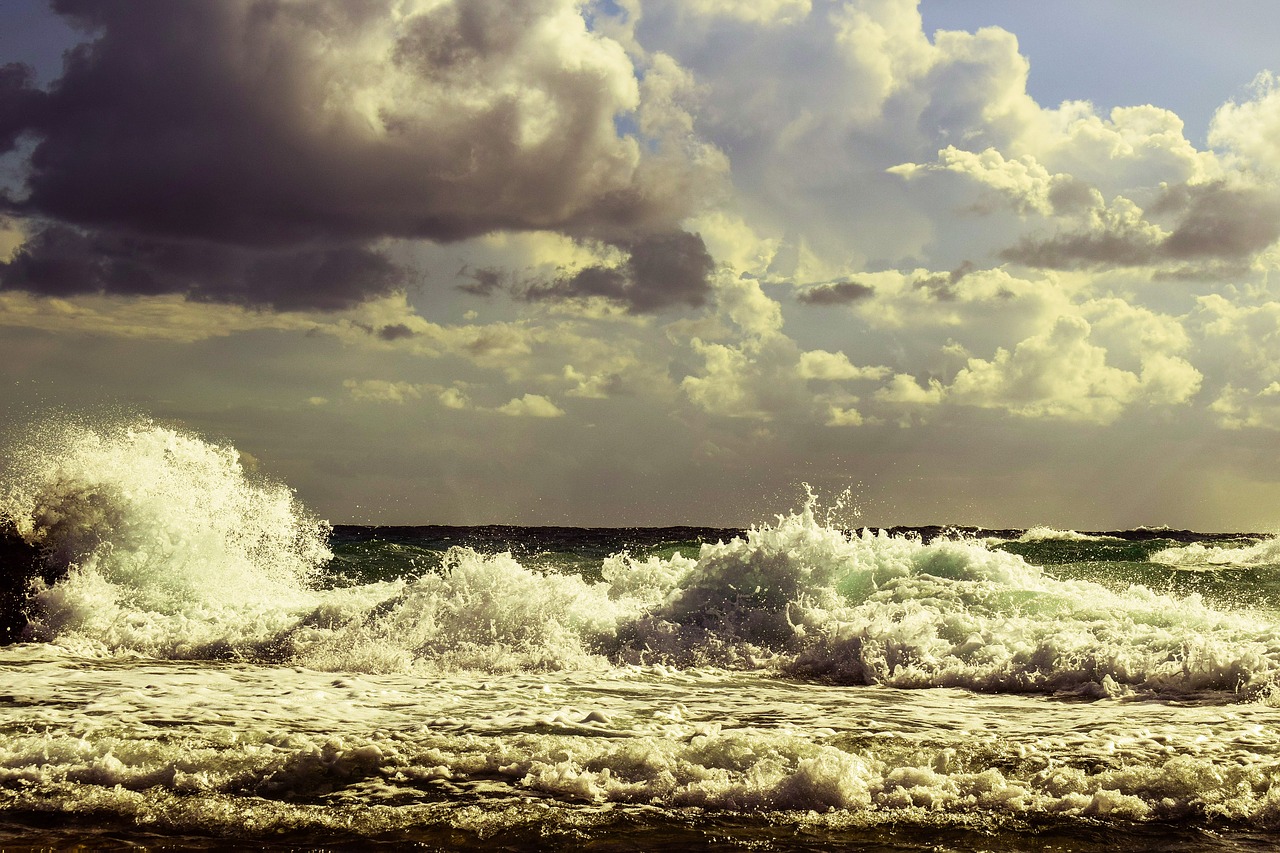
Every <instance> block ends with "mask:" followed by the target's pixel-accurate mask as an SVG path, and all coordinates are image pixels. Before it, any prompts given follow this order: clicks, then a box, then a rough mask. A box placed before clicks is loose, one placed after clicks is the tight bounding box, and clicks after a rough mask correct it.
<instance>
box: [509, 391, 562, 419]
mask: <svg viewBox="0 0 1280 853" xmlns="http://www.w3.org/2000/svg"><path fill="white" fill-rule="evenodd" d="M494 411H495V412H497V413H498V414H501V415H507V416H509V417H513V418H561V417H564V410H563V409H561V408H560V407H559V406H557V405H556V404H555V403H553V402H551V401H550V400H548V399H547V398H546V397H543V396H542V395H541V394H525V395H524V396H523V397H517V398H516V399H514V400H511V401H510V402H508V403H504V404H503V405H501V406H499V407H498V408H496V409H494Z"/></svg>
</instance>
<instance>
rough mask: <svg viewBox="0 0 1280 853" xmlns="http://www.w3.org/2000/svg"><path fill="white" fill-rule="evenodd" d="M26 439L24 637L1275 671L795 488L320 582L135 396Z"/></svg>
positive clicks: (912, 678)
mask: <svg viewBox="0 0 1280 853" xmlns="http://www.w3.org/2000/svg"><path fill="white" fill-rule="evenodd" d="M36 438H37V439H38V440H33V441H28V442H27V443H25V444H23V445H21V446H20V447H19V448H18V451H17V452H16V453H15V454H14V460H15V464H14V465H13V466H11V467H10V468H9V469H7V470H8V471H9V473H8V474H7V475H6V476H7V478H8V479H7V481H6V483H5V484H4V485H5V491H4V497H3V504H2V505H0V519H3V520H4V522H5V523H6V524H8V525H10V526H11V527H12V529H13V530H15V531H17V534H18V535H19V536H20V537H21V540H22V541H23V542H24V543H26V544H27V545H28V546H30V547H31V548H32V549H34V550H35V551H36V552H38V553H39V555H40V559H41V560H42V561H43V565H44V566H45V567H46V568H47V567H48V566H50V565H53V566H61V567H64V574H63V576H61V578H60V579H57V580H56V581H53V582H49V581H47V580H45V579H42V578H40V577H31V578H28V579H26V580H25V581H24V583H26V584H27V585H28V586H29V589H30V595H29V597H28V598H27V603H28V604H27V606H28V609H29V615H30V616H31V620H32V623H31V625H30V626H28V628H27V629H26V633H25V634H24V637H25V638H26V639H29V640H39V641H45V642H50V643H54V644H57V645H59V646H62V647H65V648H68V649H71V650H73V651H75V652H77V653H81V654H100V655H120V654H124V655H137V654H142V655H150V656H156V657H170V658H203V657H208V658H225V657H238V658H244V659H249V660H259V661H280V662H288V663H291V664H294V665H299V666H307V667H313V668H317V669H325V670H333V671H356V672H361V671H363V672H389V671H410V670H428V671H429V670H432V669H436V670H439V669H441V668H445V669H450V670H459V669H475V670H481V671H488V672H510V671H518V670H551V669H607V668H609V667H616V666H628V665H650V664H655V665H662V666H669V667H697V666H715V667H720V668H728V669H755V670H769V671H774V672H777V673H780V674H783V675H786V676H790V677H794V678H800V679H806V680H821V681H826V682H834V683H840V684H883V685H890V686H894V687H903V688H915V687H961V688H966V689H969V690H977V691H996V692H1037V693H1054V694H1065V695H1072V696H1079V697H1082V698H1105V697H1110V698H1120V697H1125V696H1133V695H1138V696H1187V695H1190V694H1198V695H1200V696H1208V695H1224V696H1229V697H1239V696H1241V695H1243V696H1246V697H1247V696H1253V697H1262V698H1265V697H1267V696H1269V695H1270V694H1271V692H1272V691H1273V690H1275V685H1276V684H1277V681H1278V680H1280V679H1278V676H1280V633H1278V632H1277V629H1276V627H1275V622H1274V620H1273V619H1270V618H1268V617H1267V616H1266V615H1265V614H1258V613H1250V612H1224V611H1222V610H1219V609H1216V608H1215V607H1213V606H1211V605H1209V604H1207V603H1206V602H1205V601H1204V600H1203V599H1201V598H1200V597H1199V596H1197V595H1190V596H1185V597H1177V596H1173V595H1170V594H1167V593H1162V592H1157V591H1155V590H1152V589H1149V588H1146V587H1143V586H1137V585H1135V586H1131V587H1129V588H1127V589H1124V590H1112V589H1108V588H1106V587H1103V586H1101V585H1099V584H1096V583H1091V582H1087V581H1081V580H1063V579H1059V578H1056V577H1053V576H1052V575H1050V574H1047V573H1046V572H1045V571H1044V570H1042V569H1040V568H1038V567H1036V566H1032V565H1030V564H1028V563H1027V562H1026V561H1025V560H1024V559H1023V558H1022V557H1020V556H1018V555H1017V554H1014V553H1009V552H1007V551H1004V550H999V549H995V548H988V547H987V546H986V545H985V544H984V543H982V542H979V541H973V540H948V539H941V538H940V539H936V540H934V541H932V542H930V543H928V544H925V543H923V542H922V541H920V540H919V539H914V538H903V537H895V536H890V535H888V534H887V533H884V532H879V533H872V532H869V531H863V532H861V533H848V532H845V531H842V530H840V529H838V528H836V527H834V526H832V525H831V524H830V523H828V521H826V520H821V519H819V517H818V516H817V514H816V511H815V501H814V500H813V499H812V497H810V499H809V501H808V502H807V503H806V505H805V506H804V507H803V508H802V509H800V510H798V511H796V512H793V513H791V514H787V515H782V516H778V517H777V518H776V520H775V521H774V522H773V523H772V524H765V525H760V526H757V527H754V528H751V529H750V530H748V531H747V532H746V533H745V534H744V535H742V536H738V537H735V538H732V539H730V540H729V541H727V542H720V543H716V544H705V545H703V546H702V547H701V549H700V551H699V553H698V554H697V556H696V557H690V556H683V555H682V554H680V553H674V554H671V555H670V556H668V557H657V556H651V557H648V558H646V559H640V558H637V557H633V556H631V555H630V554H627V553H620V554H615V555H612V556H610V557H608V558H606V559H604V560H603V562H602V564H601V571H600V579H599V580H592V579H587V578H584V577H580V576H578V575H574V574H557V573H555V572H553V571H549V570H546V569H543V568H538V567H530V566H528V565H525V564H523V563H522V562H521V561H520V560H518V559H517V558H515V557H513V556H512V555H511V554H510V553H500V554H482V553H479V552H477V551H475V550H472V549H469V548H463V547H455V548H452V549H450V550H449V551H448V552H447V553H446V554H445V555H444V558H443V560H442V564H441V566H440V567H439V569H438V570H436V571H426V572H424V573H423V574H421V575H420V576H417V577H400V578H396V579H393V580H387V581H382V582H379V583H367V584H356V585H348V586H343V587H341V588H332V589H325V588H322V586H320V585H319V584H318V583H317V578H318V572H319V570H320V567H321V566H323V564H324V563H325V561H326V560H327V559H328V558H329V551H328V549H327V547H326V542H327V534H328V531H329V527H328V525H327V524H326V523H325V522H323V521H320V520H319V519H317V518H315V517H314V516H313V515H311V514H310V513H308V512H307V511H306V510H305V508H303V507H302V506H301V505H300V504H299V503H298V501H297V500H296V498H295V496H294V495H293V493H292V492H291V491H290V490H289V489H288V488H286V487H284V486H282V485H280V484H276V483H272V482H270V481H267V480H264V479H261V478H258V477H255V476H252V475H250V474H249V473H248V472H247V471H246V470H245V467H244V465H243V463H242V462H241V460H240V457H239V454H238V453H237V452H236V451H235V449H234V448H231V447H227V446H222V445H217V444H213V443H209V442H206V441H204V440H202V439H200V438H198V437H195V436H192V435H189V434H185V433H182V432H179V431H176V430H173V429H170V428H166V427H162V426H159V425H156V424H154V423H151V422H148V421H139V422H135V423H131V424H127V425H123V426H120V427H118V428H113V429H101V428H97V429H90V428H87V427H83V426H75V427H68V426H62V427H59V428H57V429H54V428H46V429H45V430H44V431H43V432H42V433H40V434H39V435H38V436H37V437H36Z"/></svg>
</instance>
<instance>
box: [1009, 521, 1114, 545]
mask: <svg viewBox="0 0 1280 853" xmlns="http://www.w3.org/2000/svg"><path fill="white" fill-rule="evenodd" d="M1015 541H1018V542H1120V541H1123V540H1120V539H1118V538H1116V537H1114V536H1091V535H1089V534H1088V533H1079V532H1077V531H1075V530H1056V529H1054V528H1052V527H1042V526H1039V525H1037V526H1035V527H1029V528H1027V529H1026V530H1025V531H1024V532H1023V534H1022V535H1021V536H1019V537H1018V538H1017V540H1015Z"/></svg>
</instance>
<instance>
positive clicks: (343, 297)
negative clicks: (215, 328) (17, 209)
mask: <svg viewBox="0 0 1280 853" xmlns="http://www.w3.org/2000/svg"><path fill="white" fill-rule="evenodd" d="M405 278H406V273H405V271H404V270H403V269H402V268H400V267H399V266H397V265H396V264H394V263H392V262H391V261H390V260H388V259H387V258H386V257H385V256H383V255H382V254H381V253H379V252H377V251H374V250H371V249H368V248H365V247H361V246H351V245H348V246H337V247H332V248H322V249H287V248H286V249H280V250H268V251H263V250H256V249H246V248H241V247H233V246H221V245H216V244H208V243H192V242H185V241H165V240H154V239H151V238H144V237H133V236H128V235H121V234H118V233H115V232H111V231H84V230H81V229H79V228H71V227H67V226H64V225H59V224H52V225H49V226H46V227H45V228H43V229H42V230H39V231H37V232H36V233H35V234H34V235H33V236H32V237H31V238H30V239H28V240H26V241H25V242H24V243H22V244H21V245H20V246H19V247H18V248H17V250H16V251H15V252H14V254H13V256H12V257H11V258H10V259H9V261H8V262H2V263H0V288H4V289H8V290H25V291H28V292H31V293H38V294H44V295H48V296H73V295H77V294H91V293H106V294H114V295H123V296H139V295H156V294H162V293H179V294H185V295H188V296H190V297H192V298H195V299H200V300H212V301H219V302H234V303H240V304H244V305H258V306H271V307H273V308H276V309H280V310H295V309H309V308H318V309H322V310H340V309H343V308H349V307H351V306H352V305H354V304H356V303H358V302H361V301H363V300H366V299H369V298H371V297H374V296H379V295H383V294H386V293H389V292H390V291H392V290H395V289H397V288H399V287H401V286H402V285H403V284H404V282H405Z"/></svg>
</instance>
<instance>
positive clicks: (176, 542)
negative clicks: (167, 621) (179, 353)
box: [0, 420, 330, 646]
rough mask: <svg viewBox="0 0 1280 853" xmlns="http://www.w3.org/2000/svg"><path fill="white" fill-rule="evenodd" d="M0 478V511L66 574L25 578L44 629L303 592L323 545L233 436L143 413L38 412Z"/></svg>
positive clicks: (257, 604) (199, 613)
mask: <svg viewBox="0 0 1280 853" xmlns="http://www.w3.org/2000/svg"><path fill="white" fill-rule="evenodd" d="M4 478H5V479H4V483H3V492H0V519H2V520H3V521H4V522H5V523H6V524H7V525H9V526H10V527H11V529H13V530H14V531H16V533H17V535H18V536H20V537H21V538H22V539H23V540H24V541H25V542H26V543H28V544H29V545H30V546H32V547H33V548H34V549H36V551H38V553H39V554H40V557H41V560H42V562H43V564H44V565H45V566H46V567H47V568H48V569H49V570H50V571H51V572H52V573H54V574H58V575H63V574H65V578H64V579H63V580H61V581H59V582H58V583H56V584H53V585H52V586H49V585H47V584H43V583H41V582H39V581H36V582H35V583H34V587H35V589H34V590H33V592H34V598H33V602H34V606H35V609H36V611H37V612H38V614H39V617H40V618H39V620H38V625H37V626H36V627H37V632H38V634H39V635H40V636H43V637H46V638H48V637H52V636H56V635H58V634H60V633H62V632H63V631H65V630H67V629H69V628H72V627H74V626H82V625H86V624H91V623H96V624H99V625H100V626H102V625H107V626H110V628H111V632H113V633H116V634H119V632H120V630H121V626H120V625H119V624H114V623H118V622H119V620H118V618H117V617H119V616H120V615H121V614H123V613H135V614H137V613H149V614H155V615H157V616H167V617H181V621H182V622H183V623H184V624H186V625H187V627H190V626H191V623H192V621H193V620H194V621H195V622H197V623H198V622H200V621H208V620H210V619H214V620H215V621H216V620H217V619H219V618H220V617H219V616H218V615H217V614H218V613H219V611H222V610H226V609H227V608H232V609H234V608H245V607H247V608H249V609H250V610H260V609H261V608H262V607H263V606H264V605H270V606H271V607H278V606H280V605H282V604H297V605H301V604H302V603H304V602H305V601H306V600H307V598H308V596H309V592H308V582H309V580H310V579H311V578H312V577H314V575H315V573H316V571H317V570H318V568H319V567H320V566H321V565H322V564H323V563H324V561H325V560H327V559H328V557H329V556H330V554H329V550H328V546H327V538H328V533H329V527H328V525H327V524H326V523H325V522H322V521H320V520H319V519H316V518H315V517H314V516H312V515H310V514H309V513H308V512H306V511H305V510H304V509H303V508H302V507H301V505H300V504H299V503H298V501H297V500H296V498H295V497H294V495H293V493H292V491H290V490H289V489H288V488H287V487H285V486H283V485H280V484H277V483H273V482H270V481H268V480H265V479H261V478H255V477H251V476H249V475H248V474H247V473H246V471H245V470H244V466H243V464H242V462H241V459H240V455H239V453H238V452H237V451H236V450H235V449H234V448H231V447H228V446H221V445H217V444H213V443H210V442H206V441H204V440H202V439H200V438H198V437H195V436H192V435H190V434H187V433H184V432H181V431H178V430H175V429H171V428H168V427H163V426H160V425H157V424H155V423H153V422H151V421H148V420H134V421H129V422H124V423H118V424H112V425H107V426H102V425H99V426H95V427H89V426H85V425H80V424H75V423H66V422H60V423H54V422H50V423H46V424H43V425H41V426H39V427H37V428H35V429H33V430H32V431H31V433H30V434H29V435H28V437H27V440H26V441H23V442H19V443H17V444H16V445H14V446H12V447H10V448H9V450H8V458H7V459H6V461H5V475H4ZM108 611H110V613H109V614H108ZM125 621H126V622H129V621H130V620H127V619H126V620H125ZM131 621H132V622H134V623H140V622H142V621H146V620H143V619H140V618H135V619H133V620H131ZM102 632H103V629H102V628H101V627H100V628H99V630H98V631H97V632H96V633H99V634H101V633H102ZM125 633H126V635H127V634H128V632H127V631H126V632H125ZM143 633H147V632H143ZM152 633H153V632H152ZM197 633H205V632H197ZM95 639H97V640H100V641H103V642H108V644H109V645H110V644H111V643H114V642H126V643H130V642H134V641H136V640H137V638H136V637H135V638H133V640H130V639H129V638H128V637H127V636H116V637H115V638H114V639H110V638H106V637H103V636H98V637H96V638H95ZM148 645H149V644H148ZM161 645H170V646H171V645H172V644H161Z"/></svg>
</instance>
